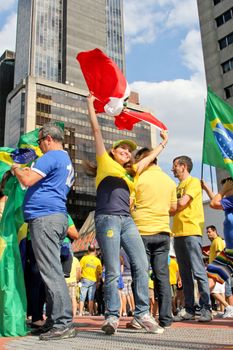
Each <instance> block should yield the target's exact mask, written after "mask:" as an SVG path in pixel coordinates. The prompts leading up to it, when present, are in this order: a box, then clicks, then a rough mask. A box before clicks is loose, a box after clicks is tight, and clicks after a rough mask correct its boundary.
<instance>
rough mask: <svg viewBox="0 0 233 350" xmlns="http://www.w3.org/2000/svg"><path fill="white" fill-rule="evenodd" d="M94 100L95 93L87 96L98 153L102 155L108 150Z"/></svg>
mask: <svg viewBox="0 0 233 350" xmlns="http://www.w3.org/2000/svg"><path fill="white" fill-rule="evenodd" d="M94 100H95V97H94V96H93V95H89V96H88V97H87V106H88V111H89V118H90V123H91V128H92V133H93V136H94V139H95V145H96V146H95V147H96V155H97V156H101V155H102V154H103V153H104V152H105V151H106V149H105V146H104V141H103V137H102V133H101V129H100V126H99V123H98V119H97V116H96V113H95V109H94V105H93V103H94Z"/></svg>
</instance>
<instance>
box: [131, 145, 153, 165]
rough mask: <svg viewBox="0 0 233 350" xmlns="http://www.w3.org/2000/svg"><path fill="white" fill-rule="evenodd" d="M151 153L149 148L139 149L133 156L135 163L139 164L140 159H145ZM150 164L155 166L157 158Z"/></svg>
mask: <svg viewBox="0 0 233 350" xmlns="http://www.w3.org/2000/svg"><path fill="white" fill-rule="evenodd" d="M151 151H152V149H151V148H148V147H143V148H141V149H140V150H138V151H137V152H136V154H135V156H134V159H135V162H136V163H137V162H139V161H140V160H141V159H143V158H145V157H147V156H148V155H149V154H150V152H151ZM151 163H153V164H157V158H155V159H154V160H153V162H151Z"/></svg>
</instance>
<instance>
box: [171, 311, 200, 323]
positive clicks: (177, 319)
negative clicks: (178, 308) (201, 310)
mask: <svg viewBox="0 0 233 350" xmlns="http://www.w3.org/2000/svg"><path fill="white" fill-rule="evenodd" d="M191 320H195V315H194V314H191V313H189V312H187V311H185V313H181V312H179V313H178V315H176V316H174V317H173V322H183V321H191Z"/></svg>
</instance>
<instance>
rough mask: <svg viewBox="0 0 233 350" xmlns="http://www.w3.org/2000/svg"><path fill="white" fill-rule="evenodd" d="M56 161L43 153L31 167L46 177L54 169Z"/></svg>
mask: <svg viewBox="0 0 233 350" xmlns="http://www.w3.org/2000/svg"><path fill="white" fill-rule="evenodd" d="M56 167H57V161H56V159H55V158H53V157H51V156H50V155H49V154H48V153H45V154H44V155H43V156H42V157H40V158H39V159H38V160H37V161H36V163H35V164H34V165H33V166H32V168H31V169H32V170H33V171H35V172H37V173H38V174H40V175H41V176H43V177H45V176H47V175H48V174H49V173H50V172H51V171H53V170H54V169H56Z"/></svg>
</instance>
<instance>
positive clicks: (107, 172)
mask: <svg viewBox="0 0 233 350" xmlns="http://www.w3.org/2000/svg"><path fill="white" fill-rule="evenodd" d="M96 161H97V175H96V188H97V187H98V186H99V184H100V183H101V181H102V180H103V179H105V178H106V177H107V176H114V177H119V178H121V179H123V180H124V181H125V182H126V183H127V186H128V188H129V191H130V193H132V192H133V191H134V184H135V181H136V178H137V175H136V176H135V177H134V178H133V177H131V176H130V175H129V174H127V171H126V170H125V169H124V168H123V166H121V165H120V164H119V163H117V162H116V161H115V160H113V159H112V158H111V157H110V156H109V154H108V153H107V152H104V153H103V154H102V155H101V156H97V157H96ZM135 169H136V166H135Z"/></svg>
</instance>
